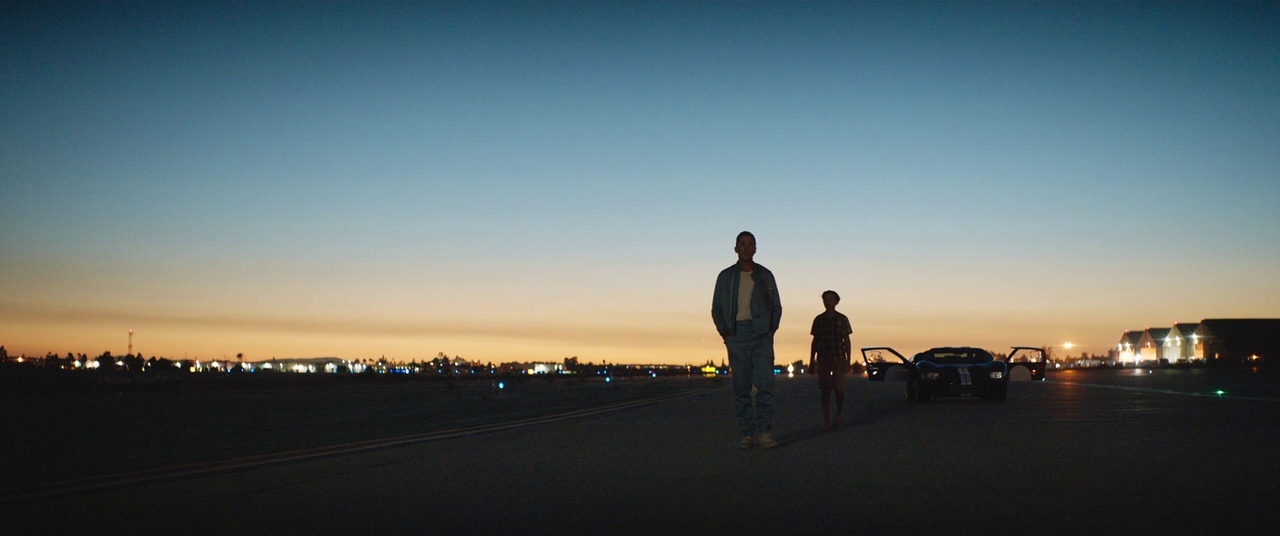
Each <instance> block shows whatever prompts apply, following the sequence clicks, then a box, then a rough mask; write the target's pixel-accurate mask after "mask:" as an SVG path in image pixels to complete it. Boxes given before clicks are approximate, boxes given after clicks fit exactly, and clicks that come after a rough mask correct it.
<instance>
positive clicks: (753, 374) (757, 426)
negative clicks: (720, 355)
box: [724, 321, 774, 436]
mask: <svg viewBox="0 0 1280 536" xmlns="http://www.w3.org/2000/svg"><path fill="white" fill-rule="evenodd" d="M751 328H752V326H751V322H750V321H743V322H738V324H737V326H736V330H735V331H736V333H735V334H734V335H731V336H729V337H728V338H726V339H725V341H724V345H725V347H727V348H728V349H729V368H730V369H731V370H732V372H733V396H734V412H735V414H736V415H737V416H738V427H739V428H740V429H741V430H742V435H744V436H747V435H755V434H768V433H772V432H773V382H774V377H773V335H770V334H767V333H763V334H761V333H755V332H753V331H752V329H751ZM752 387H755V388H756V395H755V397H754V400H753V397H752V396H751V388H752Z"/></svg>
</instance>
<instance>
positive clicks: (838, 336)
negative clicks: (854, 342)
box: [809, 311, 853, 362]
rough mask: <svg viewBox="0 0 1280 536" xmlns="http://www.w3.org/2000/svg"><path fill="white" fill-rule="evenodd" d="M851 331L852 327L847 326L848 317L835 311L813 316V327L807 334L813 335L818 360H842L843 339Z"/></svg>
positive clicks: (843, 352) (843, 353)
mask: <svg viewBox="0 0 1280 536" xmlns="http://www.w3.org/2000/svg"><path fill="white" fill-rule="evenodd" d="M852 333H853V328H852V327H850V326H849V317H847V316H844V315H843V314H840V313H838V312H836V311H832V312H831V313H826V312H823V313H822V314H820V315H818V316H816V317H814V319H813V328H812V329H810V330H809V334H810V335H813V348H814V349H815V350H817V353H818V360H819V361H825V362H830V361H840V362H843V361H844V356H845V348H846V347H845V341H846V340H848V339H847V337H848V336H849V335H850V334H852Z"/></svg>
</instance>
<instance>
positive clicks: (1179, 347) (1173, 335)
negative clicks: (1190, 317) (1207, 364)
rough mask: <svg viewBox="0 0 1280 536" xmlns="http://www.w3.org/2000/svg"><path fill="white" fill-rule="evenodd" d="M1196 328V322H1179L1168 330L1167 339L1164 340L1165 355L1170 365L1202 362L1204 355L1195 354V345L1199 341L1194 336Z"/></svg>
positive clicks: (1198, 325)
mask: <svg viewBox="0 0 1280 536" xmlns="http://www.w3.org/2000/svg"><path fill="white" fill-rule="evenodd" d="M1198 327H1200V324H1199V323H1198V322H1197V323H1194V324H1191V323H1186V322H1179V323H1177V324H1174V325H1173V328H1172V329H1170V330H1169V337H1168V338H1166V339H1165V355H1168V356H1169V358H1168V359H1169V362H1170V363H1190V362H1193V361H1203V360H1204V354H1198V353H1196V343H1197V342H1198V341H1199V337H1197V336H1196V328H1198Z"/></svg>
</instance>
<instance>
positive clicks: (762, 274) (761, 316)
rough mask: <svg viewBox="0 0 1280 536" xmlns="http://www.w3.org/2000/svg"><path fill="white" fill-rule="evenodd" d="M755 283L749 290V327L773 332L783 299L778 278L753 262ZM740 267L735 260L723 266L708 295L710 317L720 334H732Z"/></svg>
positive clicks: (780, 320)
mask: <svg viewBox="0 0 1280 536" xmlns="http://www.w3.org/2000/svg"><path fill="white" fill-rule="evenodd" d="M750 273H751V279H752V280H753V281H755V287H754V288H753V290H752V291H751V327H752V331H753V332H755V333H759V334H768V335H769V336H773V334H774V332H776V331H778V325H779V324H780V323H781V322H782V299H781V298H779V297H778V282H777V281H776V280H775V279H774V278H773V272H770V271H769V269H768V268H765V267H764V266H760V265H759V264H757V265H756V267H755V269H753V270H752V271H751V272H750ZM741 274H742V267H741V266H739V265H738V264H737V263H734V265H733V266H730V267H728V268H725V269H724V270H722V271H721V272H720V275H719V276H717V277H716V291H715V295H713V296H712V297H711V319H712V320H713V321H715V323H716V331H719V332H720V336H721V337H728V336H730V335H734V334H735V331H736V325H737V321H736V319H737V316H738V281H739V279H741Z"/></svg>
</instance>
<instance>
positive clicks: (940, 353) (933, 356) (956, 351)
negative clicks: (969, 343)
mask: <svg viewBox="0 0 1280 536" xmlns="http://www.w3.org/2000/svg"><path fill="white" fill-rule="evenodd" d="M994 360H995V358H994V357H991V354H990V353H988V352H987V351H986V350H983V349H980V348H934V349H932V350H929V351H927V352H922V353H920V354H918V355H916V359H915V361H916V362H917V363H919V362H921V361H930V362H933V363H937V364H939V365H968V364H981V363H990V362H992V361H994Z"/></svg>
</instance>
